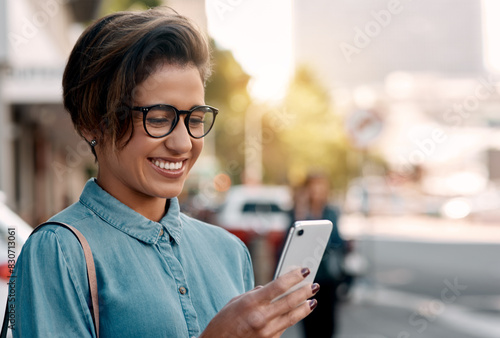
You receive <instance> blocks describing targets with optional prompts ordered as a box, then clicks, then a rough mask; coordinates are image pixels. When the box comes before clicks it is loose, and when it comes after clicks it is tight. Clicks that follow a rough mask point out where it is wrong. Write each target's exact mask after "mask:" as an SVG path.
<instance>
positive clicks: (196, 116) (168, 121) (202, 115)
mask: <svg viewBox="0 0 500 338" xmlns="http://www.w3.org/2000/svg"><path fill="white" fill-rule="evenodd" d="M177 118H178V117H177V114H176V111H175V109H174V108H172V107H169V106H157V107H152V108H151V109H150V110H149V111H148V113H147V115H146V129H147V131H148V133H149V134H151V136H154V137H162V136H164V135H167V134H169V133H170V132H171V131H172V130H173V128H175V125H176V124H177V123H176V119H177ZM186 119H188V120H187V124H186V125H187V128H188V131H189V133H190V134H191V136H193V137H203V136H205V134H206V133H208V132H209V131H210V129H211V128H212V125H213V123H214V120H215V114H214V112H213V110H212V109H211V108H210V107H199V108H198V109H196V110H194V111H193V112H192V113H191V114H190V115H188V116H186Z"/></svg>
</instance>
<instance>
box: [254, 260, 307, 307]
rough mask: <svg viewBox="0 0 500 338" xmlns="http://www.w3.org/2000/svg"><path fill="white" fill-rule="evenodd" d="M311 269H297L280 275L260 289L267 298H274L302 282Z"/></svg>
mask: <svg viewBox="0 0 500 338" xmlns="http://www.w3.org/2000/svg"><path fill="white" fill-rule="evenodd" d="M309 273H310V271H309V269H308V268H303V269H300V268H298V269H295V270H292V271H290V272H288V273H286V274H284V275H283V276H280V277H278V278H277V279H276V280H274V281H272V282H270V283H268V284H266V285H265V286H264V287H263V288H262V289H260V290H258V291H259V293H261V294H262V296H263V297H264V298H266V299H267V300H270V301H271V300H273V299H275V298H276V297H278V296H280V295H282V294H284V293H285V292H286V291H288V290H289V289H290V288H291V287H292V286H294V285H296V284H298V283H300V282H302V281H303V280H304V279H305V278H306V277H307V276H308V275H309Z"/></svg>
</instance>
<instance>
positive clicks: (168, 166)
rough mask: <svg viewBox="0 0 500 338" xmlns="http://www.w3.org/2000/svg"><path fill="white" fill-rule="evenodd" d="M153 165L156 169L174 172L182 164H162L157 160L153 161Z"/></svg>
mask: <svg viewBox="0 0 500 338" xmlns="http://www.w3.org/2000/svg"><path fill="white" fill-rule="evenodd" d="M153 164H154V165H155V166H157V167H160V168H162V169H167V170H176V169H180V168H181V167H182V162H163V161H159V160H155V161H153Z"/></svg>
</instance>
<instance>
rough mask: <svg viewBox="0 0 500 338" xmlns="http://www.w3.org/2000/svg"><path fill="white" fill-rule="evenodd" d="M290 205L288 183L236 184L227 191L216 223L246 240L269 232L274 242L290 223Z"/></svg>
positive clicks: (281, 235)
mask: <svg viewBox="0 0 500 338" xmlns="http://www.w3.org/2000/svg"><path fill="white" fill-rule="evenodd" d="M291 208H292V196H291V191H290V189H289V188H288V187H286V186H266V185H237V186H233V187H232V188H231V189H229V191H228V192H227V195H226V198H225V202H224V203H223V205H222V206H221V208H220V209H219V210H218V212H217V217H216V223H217V224H218V225H220V226H221V227H223V228H225V229H226V230H228V231H229V232H231V233H233V234H235V235H236V236H238V237H239V238H240V239H241V240H242V241H243V242H245V243H246V244H248V243H249V242H250V241H252V239H253V238H255V237H257V236H268V237H270V241H271V242H272V244H273V246H274V245H278V243H275V242H278V241H281V240H282V238H283V236H284V234H285V233H286V231H287V229H288V227H289V226H290V210H291ZM279 244H281V242H280V243H279Z"/></svg>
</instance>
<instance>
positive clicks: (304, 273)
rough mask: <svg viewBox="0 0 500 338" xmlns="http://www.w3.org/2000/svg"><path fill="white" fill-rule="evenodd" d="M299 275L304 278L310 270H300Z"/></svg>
mask: <svg viewBox="0 0 500 338" xmlns="http://www.w3.org/2000/svg"><path fill="white" fill-rule="evenodd" d="M300 273H301V274H302V277H304V278H306V277H307V276H308V275H309V274H310V273H311V270H309V269H308V268H303V269H302V270H300Z"/></svg>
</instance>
